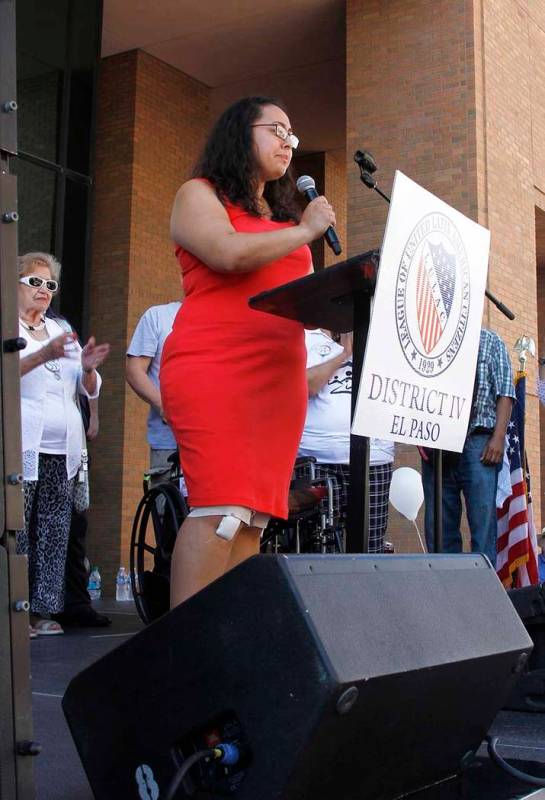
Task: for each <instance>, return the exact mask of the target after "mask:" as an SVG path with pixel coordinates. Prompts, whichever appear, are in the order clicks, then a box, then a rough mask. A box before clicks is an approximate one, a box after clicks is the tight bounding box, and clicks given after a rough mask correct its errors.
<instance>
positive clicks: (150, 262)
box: [89, 51, 208, 593]
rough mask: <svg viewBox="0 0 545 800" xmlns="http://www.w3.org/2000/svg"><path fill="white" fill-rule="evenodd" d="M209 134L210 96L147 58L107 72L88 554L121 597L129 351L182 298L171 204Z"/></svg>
mask: <svg viewBox="0 0 545 800" xmlns="http://www.w3.org/2000/svg"><path fill="white" fill-rule="evenodd" d="M207 126H208V89H207V88H206V87H204V86H202V85H201V84H199V83H197V82H196V81H194V80H192V79H190V78H188V77H187V76H186V75H184V74H183V73H181V72H179V71H178V70H176V69H174V68H172V67H170V66H168V65H166V64H164V63H163V62H161V61H159V60H157V59H156V58H154V57H152V56H149V55H147V54H145V53H142V52H140V51H132V52H129V53H123V54H121V55H118V56H112V57H110V58H107V59H105V60H104V61H103V63H102V69H101V77H100V83H99V96H98V119H97V140H96V141H97V163H96V188H95V210H94V225H93V234H92V236H93V239H92V254H93V255H92V266H91V275H90V330H91V331H92V332H93V333H94V334H95V335H96V336H97V338H98V339H99V340H100V341H109V342H110V343H111V345H112V353H111V355H110V357H109V359H108V361H107V362H106V364H104V366H103V369H102V370H101V372H102V375H103V379H104V385H103V391H102V395H101V400H100V434H99V436H98V438H97V440H96V442H95V443H93V446H92V452H91V459H92V462H91V494H92V507H91V511H90V536H89V554H90V558H91V560H92V561H96V562H97V563H98V564H99V566H100V567H101V569H102V573H103V582H104V588H105V591H106V592H107V593H111V592H112V591H113V586H114V575H115V573H116V571H117V569H118V567H119V565H120V564H125V565H127V564H128V543H129V539H130V530H131V524H132V518H133V516H134V511H135V509H136V506H137V503H138V500H139V499H140V497H141V494H142V474H143V472H144V470H145V468H146V467H147V465H148V447H147V444H146V440H145V437H146V416H147V406H146V405H145V404H144V403H143V402H142V401H140V400H139V399H138V398H137V397H136V396H135V395H134V393H133V392H132V390H131V389H130V388H129V387H128V386H127V384H126V383H125V351H126V347H127V344H128V341H129V340H130V337H131V336H132V333H133V331H134V327H135V325H136V323H137V321H138V319H139V317H140V315H141V314H142V312H143V311H144V310H145V309H146V308H148V307H149V306H151V305H155V304H158V303H165V302H170V301H172V300H176V299H179V298H180V296H181V284H180V276H179V269H178V266H177V264H176V261H175V258H174V254H173V247H172V243H171V241H170V237H169V218H170V210H171V207H172V201H173V198H174V195H175V193H176V190H177V188H178V187H179V185H180V184H181V183H182V182H183V181H184V180H186V179H187V178H188V177H189V175H190V173H191V169H192V167H193V164H194V162H195V160H196V158H197V155H198V152H199V150H200V147H201V146H202V143H203V141H204V137H205V135H206V130H207Z"/></svg>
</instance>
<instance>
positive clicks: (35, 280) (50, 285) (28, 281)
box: [19, 275, 59, 294]
mask: <svg viewBox="0 0 545 800" xmlns="http://www.w3.org/2000/svg"><path fill="white" fill-rule="evenodd" d="M19 283H24V284H25V286H30V287H31V288H32V289H41V288H42V287H43V286H44V285H45V288H46V289H47V291H48V292H51V294H55V292H56V291H57V289H58V288H59V284H58V282H57V281H54V280H46V278H40V277H39V275H25V276H24V278H19Z"/></svg>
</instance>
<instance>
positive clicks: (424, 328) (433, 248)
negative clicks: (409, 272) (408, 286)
mask: <svg viewBox="0 0 545 800" xmlns="http://www.w3.org/2000/svg"><path fill="white" fill-rule="evenodd" d="M455 282H456V256H455V255H454V254H453V253H449V252H447V250H445V248H444V246H443V244H442V243H440V244H438V245H434V244H432V243H431V242H426V243H425V245H424V247H423V248H422V254H421V256H420V261H419V264H418V272H417V275H416V311H417V316H418V327H419V329H420V338H421V339H422V345H423V347H424V350H425V351H426V353H431V351H432V350H433V348H434V347H435V345H436V344H437V342H438V341H439V338H440V336H441V334H442V333H443V331H444V330H445V326H446V324H447V321H448V318H449V315H450V310H451V308H452V300H453V297H454V286H455Z"/></svg>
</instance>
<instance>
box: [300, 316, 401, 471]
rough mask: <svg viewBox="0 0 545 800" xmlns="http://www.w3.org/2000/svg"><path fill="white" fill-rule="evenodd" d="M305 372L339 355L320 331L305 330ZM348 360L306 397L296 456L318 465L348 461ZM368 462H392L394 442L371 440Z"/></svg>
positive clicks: (338, 351) (349, 377)
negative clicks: (302, 426) (302, 429)
mask: <svg viewBox="0 0 545 800" xmlns="http://www.w3.org/2000/svg"><path fill="white" fill-rule="evenodd" d="M305 344H306V347H307V369H310V368H311V367H316V366H317V365H318V364H325V363H327V362H328V361H331V360H332V359H333V358H336V357H337V356H339V355H340V354H341V353H342V352H343V348H342V347H341V346H340V345H339V344H336V342H334V341H333V339H331V338H330V337H329V336H328V335H327V334H326V333H324V331H322V330H319V329H318V330H314V331H305ZM351 395H352V358H350V359H349V360H348V361H346V362H345V363H344V364H342V365H341V366H340V367H339V368H338V369H337V370H335V372H334V373H333V375H332V376H331V377H330V379H329V381H328V382H327V383H326V384H325V386H323V387H322V388H321V389H320V391H319V392H318V394H316V395H314V397H309V401H308V409H307V418H306V421H305V428H304V431H303V436H302V438H301V443H300V445H299V455H300V456H313V457H314V458H316V459H317V461H318V462H319V463H322V464H348V463H349V461H350V404H351ZM370 444H371V446H370V454H369V463H370V464H371V465H373V466H375V465H378V464H389V463H391V462H392V461H393V460H394V443H393V442H388V441H386V440H384V439H374V438H372V439H371V443H370Z"/></svg>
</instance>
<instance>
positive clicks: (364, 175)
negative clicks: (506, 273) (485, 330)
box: [358, 164, 515, 322]
mask: <svg viewBox="0 0 545 800" xmlns="http://www.w3.org/2000/svg"><path fill="white" fill-rule="evenodd" d="M358 166H359V168H360V180H361V181H362V183H364V184H365V185H366V186H367V187H368V188H369V189H374V191H375V192H377V194H379V195H380V196H381V197H382V198H383V199H384V200H386V202H387V203H390V198H389V197H388V195H387V194H384V192H383V191H382V190H381V189H379V187H378V185H377V182H376V180H375V179H374V178H373V176H372V175H371V174H370V173H369V172H367V171H366V170H365V169H364V168H363V166H362V165H361V164H359V165H358ZM484 293H485V295H486V296H487V298H488V299H489V300H490V302H491V303H493V304H494V305H495V306H496V308H497V309H498V311H501V313H502V314H504V315H505V316H506V317H507V319H510V320H511V322H512V321H513V320H514V319H515V315H514V314H513V312H512V311H511V309H509V308H507V306H506V305H504V304H503V303H502V302H501V300H499V299H498V298H497V297H496V296H495V295H493V294H492V292H489V291H488V289H485V290H484Z"/></svg>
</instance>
